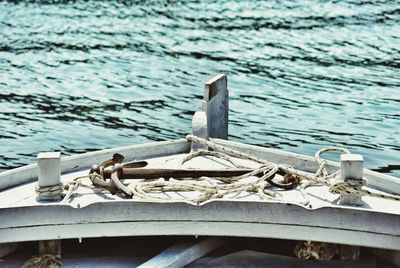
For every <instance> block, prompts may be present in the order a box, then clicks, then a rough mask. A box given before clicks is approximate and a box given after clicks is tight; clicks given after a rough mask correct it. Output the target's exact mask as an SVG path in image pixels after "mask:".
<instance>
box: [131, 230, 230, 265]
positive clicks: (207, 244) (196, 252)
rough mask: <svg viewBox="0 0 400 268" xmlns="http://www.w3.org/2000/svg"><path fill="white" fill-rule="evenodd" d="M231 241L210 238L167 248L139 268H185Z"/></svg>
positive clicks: (183, 242)
mask: <svg viewBox="0 0 400 268" xmlns="http://www.w3.org/2000/svg"><path fill="white" fill-rule="evenodd" d="M228 241H229V239H227V238H219V237H209V238H205V239H204V240H203V239H201V240H200V241H197V240H194V241H193V240H187V241H182V242H181V243H178V244H175V245H173V246H171V247H170V248H167V249H166V250H164V251H163V252H161V253H160V254H158V255H156V256H154V257H153V258H151V259H150V260H148V261H146V262H145V263H143V264H141V265H139V266H138V267H139V268H148V267H149V268H150V267H160V268H161V267H168V268H173V267H176V268H177V267H184V266H186V265H188V264H190V263H192V262H194V261H196V260H198V259H200V258H201V257H203V256H204V255H207V254H208V253H210V252H211V251H213V250H215V249H217V248H219V247H221V246H222V245H224V244H226V243H227V242H228Z"/></svg>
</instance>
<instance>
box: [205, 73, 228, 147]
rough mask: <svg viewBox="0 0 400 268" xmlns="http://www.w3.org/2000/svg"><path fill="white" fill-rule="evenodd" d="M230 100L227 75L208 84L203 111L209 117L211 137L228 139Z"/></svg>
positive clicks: (213, 79)
mask: <svg viewBox="0 0 400 268" xmlns="http://www.w3.org/2000/svg"><path fill="white" fill-rule="evenodd" d="M228 98H229V92H228V78H227V77H226V75H224V74H220V75H217V76H216V77H214V78H212V79H211V80H209V81H208V82H206V84H205V88H204V97H203V111H204V112H205V113H206V115H207V124H208V136H209V137H213V138H219V139H225V140H226V139H228V111H229V103H228Z"/></svg>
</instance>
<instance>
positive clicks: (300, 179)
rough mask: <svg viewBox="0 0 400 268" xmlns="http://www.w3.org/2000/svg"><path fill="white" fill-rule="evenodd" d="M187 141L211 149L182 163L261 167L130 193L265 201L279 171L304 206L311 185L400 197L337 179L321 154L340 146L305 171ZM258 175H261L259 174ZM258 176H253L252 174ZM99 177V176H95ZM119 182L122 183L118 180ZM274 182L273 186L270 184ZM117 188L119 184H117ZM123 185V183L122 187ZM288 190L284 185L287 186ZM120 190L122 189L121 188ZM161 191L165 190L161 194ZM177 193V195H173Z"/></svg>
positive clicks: (141, 186) (138, 186)
mask: <svg viewBox="0 0 400 268" xmlns="http://www.w3.org/2000/svg"><path fill="white" fill-rule="evenodd" d="M186 138H187V140H188V141H191V142H195V143H198V144H200V145H203V146H207V147H208V148H210V149H212V150H214V151H198V152H194V153H191V154H189V155H187V156H186V157H184V158H183V159H182V164H184V163H185V162H187V161H190V160H191V159H193V158H195V157H198V156H213V157H217V158H220V159H224V160H227V161H229V162H230V163H232V164H233V165H234V166H236V167H239V166H240V165H239V164H237V163H235V160H234V159H233V157H234V158H240V159H245V160H250V161H253V162H256V163H258V164H260V166H259V167H258V168H256V169H254V170H252V171H251V172H248V173H246V174H244V175H241V176H237V177H230V178H220V177H216V178H209V177H201V178H199V179H196V180H193V179H180V180H177V179H174V178H170V179H169V180H166V179H164V178H160V179H158V180H154V181H135V182H134V183H131V184H130V185H128V187H127V189H128V191H129V193H131V194H132V198H134V199H139V200H145V201H155V202H174V201H183V202H187V203H189V204H193V205H202V204H204V203H205V202H207V201H209V200H212V199H217V198H224V197H226V196H227V195H229V194H233V193H237V194H239V193H241V192H253V193H256V194H257V195H258V196H259V197H260V198H261V199H263V200H268V199H271V198H276V194H277V192H275V191H273V190H272V189H271V188H272V187H273V186H281V185H279V184H278V185H277V183H275V182H273V181H272V180H271V179H272V178H273V177H274V176H275V175H276V174H277V172H278V171H279V172H280V174H281V173H283V174H286V175H285V176H283V178H284V183H286V185H287V184H288V183H292V184H293V183H294V184H295V186H296V185H300V186H299V187H297V188H296V187H295V189H296V190H298V191H299V192H300V194H301V195H302V196H303V199H304V200H303V201H302V202H300V203H301V204H303V205H309V203H310V199H309V197H308V194H307V192H306V190H305V189H306V188H307V187H308V186H312V185H325V186H327V187H329V192H330V193H332V194H348V195H354V196H372V197H380V198H385V199H390V200H396V201H399V200H400V196H396V195H389V194H378V193H373V192H371V191H369V190H365V189H362V188H361V187H362V186H366V182H365V181H363V182H360V181H345V182H343V181H338V177H339V175H340V169H339V170H337V171H335V172H334V173H332V174H328V171H327V169H326V162H327V161H326V160H324V159H322V158H321V154H323V153H326V152H330V151H336V152H341V153H346V154H348V153H350V152H349V151H348V150H346V149H344V148H340V147H327V148H323V149H321V150H319V151H318V152H316V154H315V159H316V162H317V163H318V165H319V167H318V169H317V171H316V173H308V172H304V171H300V170H296V169H295V168H293V167H291V166H289V165H283V164H277V163H273V162H269V161H266V160H264V159H260V158H257V157H255V156H252V155H250V154H246V153H243V152H240V151H237V150H234V149H231V148H228V147H225V146H222V145H219V144H216V143H214V142H211V141H207V140H205V139H202V138H200V137H197V136H194V135H188V136H187V137H186ZM260 174H261V176H260ZM92 175H93V174H92ZM257 175H258V176H260V177H255V176H257ZM98 176H100V177H102V176H101V175H98ZM81 179H82V178H77V179H75V180H74V181H73V182H71V184H70V185H69V187H68V190H67V193H66V195H65V197H64V200H63V202H66V201H68V200H69V198H70V197H71V195H72V193H73V192H74V191H75V190H76V189H77V188H78V187H79V186H85V185H83V184H82V183H81ZM121 184H122V183H121ZM272 184H273V185H272ZM116 186H117V187H118V185H116ZM124 187H125V186H124ZM286 189H287V188H286ZM120 190H121V189H120ZM169 192H173V193H174V195H175V196H173V197H172V196H171V195H167V193H169ZM181 192H182V193H183V192H190V193H191V194H189V195H180V194H179V193H181ZM160 193H164V194H165V195H164V196H162V195H160ZM176 195H178V196H179V197H176Z"/></svg>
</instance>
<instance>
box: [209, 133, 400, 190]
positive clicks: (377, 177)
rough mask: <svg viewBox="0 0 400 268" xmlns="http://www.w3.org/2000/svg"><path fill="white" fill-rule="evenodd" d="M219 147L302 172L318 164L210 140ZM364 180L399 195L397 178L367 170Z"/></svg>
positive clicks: (303, 157) (333, 166) (307, 158)
mask: <svg viewBox="0 0 400 268" xmlns="http://www.w3.org/2000/svg"><path fill="white" fill-rule="evenodd" d="M210 140H211V141H212V142H215V143H217V144H220V145H224V146H227V147H229V148H232V149H235V150H238V151H241V152H245V153H248V154H251V155H254V156H257V157H259V158H262V159H265V160H268V161H272V162H275V163H282V164H288V165H291V166H293V167H294V168H296V169H299V170H304V171H307V172H313V173H314V172H316V171H317V170H318V167H319V166H318V164H317V162H316V161H315V158H314V157H311V156H306V155H300V154H295V153H290V152H286V151H282V150H277V149H271V148H265V147H260V146H254V145H248V144H243V143H238V142H232V141H227V140H222V139H212V138H210ZM326 168H327V170H328V172H329V173H333V172H335V171H337V170H338V169H339V168H340V164H339V163H338V162H333V161H327V164H326ZM363 174H364V178H366V179H367V180H368V187H371V188H374V189H378V190H382V191H385V192H387V193H391V194H397V195H399V194H400V180H399V179H398V178H395V177H392V176H389V175H385V174H381V173H378V172H374V171H371V170H368V169H364V170H363Z"/></svg>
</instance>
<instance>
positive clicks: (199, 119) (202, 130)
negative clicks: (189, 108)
mask: <svg viewBox="0 0 400 268" xmlns="http://www.w3.org/2000/svg"><path fill="white" fill-rule="evenodd" d="M192 134H193V135H195V136H198V137H200V138H203V139H205V140H208V128H207V116H206V113H205V112H196V113H195V114H194V115H193V119H192ZM199 150H207V146H204V145H200V144H197V143H194V142H192V147H191V151H199Z"/></svg>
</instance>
